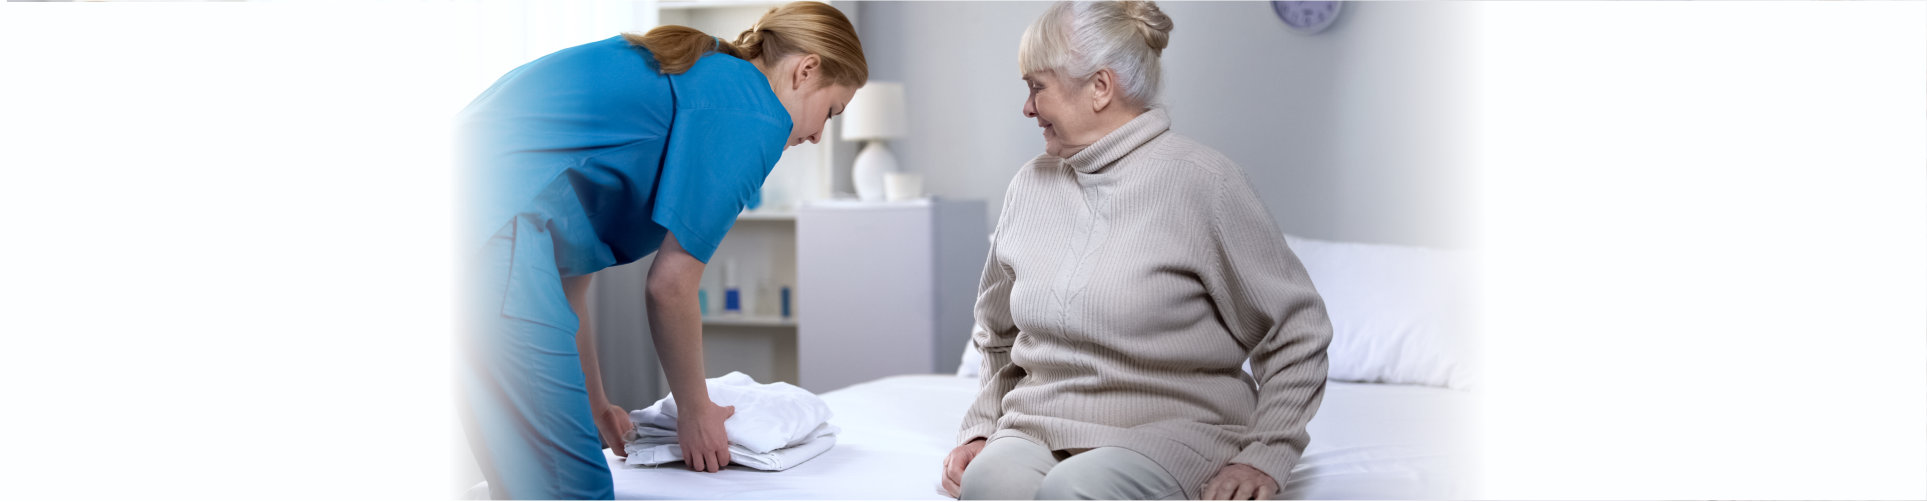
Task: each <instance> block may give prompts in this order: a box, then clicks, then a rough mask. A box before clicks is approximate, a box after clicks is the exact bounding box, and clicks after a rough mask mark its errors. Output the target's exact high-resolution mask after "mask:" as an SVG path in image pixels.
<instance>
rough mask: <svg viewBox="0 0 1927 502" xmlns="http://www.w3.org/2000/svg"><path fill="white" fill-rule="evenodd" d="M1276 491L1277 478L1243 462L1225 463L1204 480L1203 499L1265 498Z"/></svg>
mask: <svg viewBox="0 0 1927 502" xmlns="http://www.w3.org/2000/svg"><path fill="white" fill-rule="evenodd" d="M1277 493H1278V481H1277V480H1275V479H1271V476H1270V475H1267V474H1265V473H1264V471H1260V470H1258V468H1256V467H1252V466H1249V465H1244V464H1230V465H1226V466H1224V468H1223V469H1218V473H1217V474H1216V475H1213V476H1211V480H1210V481H1206V482H1204V499H1205V500H1265V499H1269V498H1271V496H1272V495H1275V494H1277ZM1254 496H1255V497H1254Z"/></svg>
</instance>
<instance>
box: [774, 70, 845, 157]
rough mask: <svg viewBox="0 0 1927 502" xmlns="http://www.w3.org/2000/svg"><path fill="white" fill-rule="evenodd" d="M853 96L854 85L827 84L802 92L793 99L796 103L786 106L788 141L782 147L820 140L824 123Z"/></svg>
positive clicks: (838, 113)
mask: <svg viewBox="0 0 1927 502" xmlns="http://www.w3.org/2000/svg"><path fill="white" fill-rule="evenodd" d="M855 96H856V88H854V87H850V86H847V85H828V86H823V87H818V88H816V89H815V90H805V91H803V92H802V93H801V95H800V96H799V97H798V98H799V99H797V106H796V107H794V108H791V109H790V124H791V127H790V143H789V145H786V146H785V148H787V147H791V146H796V145H801V144H803V142H804V141H808V142H810V143H816V142H818V141H822V140H823V128H824V125H825V124H826V123H828V122H829V120H830V117H835V116H837V115H841V114H843V109H844V108H845V107H848V106H850V98H852V97H855Z"/></svg>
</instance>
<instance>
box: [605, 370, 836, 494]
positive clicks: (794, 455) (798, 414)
mask: <svg viewBox="0 0 1927 502" xmlns="http://www.w3.org/2000/svg"><path fill="white" fill-rule="evenodd" d="M708 386H709V400H710V401H711V402H714V403H716V404H717V405H719V406H735V407H736V413H735V414H734V415H731V416H730V417H729V419H728V420H726V421H724V422H723V427H724V428H725V429H727V431H728V434H729V448H730V454H731V456H732V457H733V458H735V459H741V460H738V461H737V462H736V463H739V464H743V465H746V466H749V467H755V468H758V469H764V470H782V469H787V468H789V466H794V465H796V464H798V463H801V462H803V461H805V460H809V459H810V458H813V457H815V456H817V455H819V454H822V453H823V452H824V451H826V450H829V448H830V446H832V445H834V444H836V438H835V434H836V432H837V428H836V426H833V425H829V420H830V406H829V405H828V404H825V403H824V402H823V399H822V398H819V397H816V395H815V394H811V393H810V392H809V391H806V390H803V389H801V388H798V387H797V386H794V385H790V384H787V383H783V382H776V383H771V384H759V383H756V380H754V379H751V378H750V377H749V375H744V374H742V373H740V372H731V373H730V374H728V375H723V376H721V377H718V378H711V379H709V380H708ZM674 398H675V396H669V397H665V398H662V399H661V400H659V401H656V404H654V405H651V406H649V407H648V408H643V409H640V410H635V411H632V412H629V421H630V422H634V423H635V428H633V429H631V430H630V431H628V432H626V433H624V434H623V441H625V442H628V443H629V444H628V445H626V446H625V449H626V450H628V451H629V453H630V455H629V457H628V458H629V460H628V463H629V464H631V465H660V464H663V463H668V462H674V461H677V460H682V447H681V445H679V444H677V441H676V400H675V399H674ZM672 452H673V453H672ZM766 454H768V455H766ZM671 457H673V458H671ZM663 459H666V460H663ZM763 466H780V467H776V468H771V467H763Z"/></svg>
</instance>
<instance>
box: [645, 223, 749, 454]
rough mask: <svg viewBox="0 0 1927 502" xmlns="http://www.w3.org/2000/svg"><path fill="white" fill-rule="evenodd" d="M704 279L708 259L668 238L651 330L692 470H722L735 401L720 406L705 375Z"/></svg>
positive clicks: (654, 275) (652, 281)
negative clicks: (700, 296)
mask: <svg viewBox="0 0 1927 502" xmlns="http://www.w3.org/2000/svg"><path fill="white" fill-rule="evenodd" d="M702 280H703V262H702V260H698V259H696V257H695V256H694V255H691V254H689V251H688V250H685V249H683V247H682V244H681V243H678V242H677V241H676V235H675V233H673V232H672V233H670V234H668V235H667V236H665V237H663V239H662V247H661V248H659V249H657V250H656V261H655V263H653V264H651V265H650V266H649V285H648V288H647V291H648V295H647V296H648V304H649V332H650V334H651V335H653V336H654V337H655V340H656V354H657V357H658V358H660V359H661V360H662V372H663V376H665V377H668V378H669V392H670V394H671V395H673V396H675V399H676V409H677V410H678V412H677V414H676V440H677V442H678V443H681V445H682V451H683V461H684V462H685V463H687V464H688V465H689V468H690V469H691V470H697V471H707V472H716V471H718V470H721V469H722V468H723V466H725V465H729V436H728V434H727V433H726V432H725V431H724V430H723V421H724V420H727V419H729V416H730V415H732V414H735V413H736V407H734V406H727V407H725V406H716V403H714V402H711V401H710V400H709V385H708V382H705V381H703V319H702V305H700V304H697V303H696V302H697V299H696V290H697V288H700V287H701V285H702Z"/></svg>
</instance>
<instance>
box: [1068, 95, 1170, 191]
mask: <svg viewBox="0 0 1927 502" xmlns="http://www.w3.org/2000/svg"><path fill="white" fill-rule="evenodd" d="M1170 129H1172V117H1170V115H1166V113H1164V108H1150V110H1145V113H1139V115H1137V117H1135V119H1131V121H1127V123H1123V125H1120V127H1118V129H1116V131H1110V135H1104V137H1102V138H1098V140H1096V142H1093V144H1091V146H1085V148H1083V150H1081V152H1077V154H1071V158H1068V160H1064V165H1069V167H1071V169H1077V171H1079V173H1087V175H1089V173H1096V171H1102V169H1104V167H1106V165H1112V163H1116V162H1118V160H1120V158H1123V156H1125V154H1131V150H1137V146H1143V144H1145V142H1150V140H1152V138H1156V137H1160V135H1164V131H1170Z"/></svg>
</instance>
